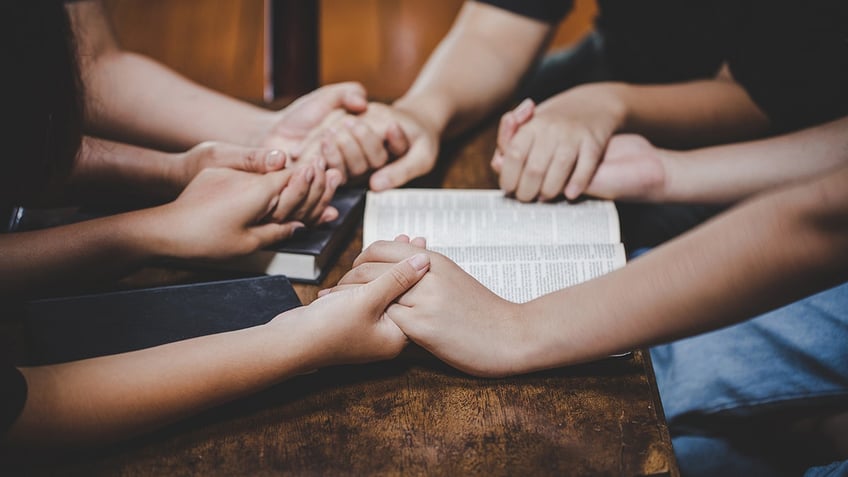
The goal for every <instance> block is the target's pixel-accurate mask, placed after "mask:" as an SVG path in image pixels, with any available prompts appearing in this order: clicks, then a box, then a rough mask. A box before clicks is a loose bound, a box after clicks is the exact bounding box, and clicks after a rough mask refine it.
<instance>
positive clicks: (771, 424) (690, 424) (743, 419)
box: [651, 283, 848, 476]
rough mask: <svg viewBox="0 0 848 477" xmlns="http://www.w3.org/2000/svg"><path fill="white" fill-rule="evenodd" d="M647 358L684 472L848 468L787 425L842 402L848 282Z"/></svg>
mask: <svg viewBox="0 0 848 477" xmlns="http://www.w3.org/2000/svg"><path fill="white" fill-rule="evenodd" d="M651 358H652V360H653V363H654V370H655V372H656V376H657V385H658V387H659V391H660V396H661V398H662V402H663V408H664V409H665V414H666V418H667V420H668V423H669V428H670V430H671V434H672V441H673V444H674V450H675V454H676V455H677V458H678V461H679V464H680V468H681V471H682V473H683V475H686V476H698V475H723V476H733V475H744V476H758V475H768V476H774V475H801V474H803V473H804V472H805V471H807V475H809V476H814V475H815V476H825V475H846V474H848V464H845V463H842V464H832V465H829V466H825V467H818V468H811V467H814V466H824V465H825V464H828V463H830V462H831V461H832V460H833V458H832V457H830V456H828V454H827V451H828V449H823V448H822V445H821V442H818V441H816V440H815V439H814V438H813V437H812V436H810V435H806V434H803V433H799V434H798V435H794V434H795V430H794V427H793V423H797V422H801V421H803V419H805V418H807V417H809V416H816V415H822V414H823V413H828V412H830V413H832V414H836V413H838V412H845V411H848V283H844V284H842V285H840V286H837V287H835V288H832V289H830V290H827V291H824V292H821V293H819V294H817V295H813V296H811V297H808V298H806V299H803V300H801V301H798V302H795V303H792V304H790V305H787V306H785V307H783V308H780V309H777V310H775V311H772V312H770V313H766V314H764V315H762V316H759V317H757V318H754V319H752V320H749V321H747V322H743V323H740V324H737V325H735V326H731V327H728V328H724V329H720V330H717V331H713V332H711V333H706V334H703V335H699V336H695V337H692V338H687V339H683V340H679V341H676V342H673V343H670V344H666V345H662V346H657V347H655V348H653V349H652V350H651ZM840 466H841V467H840ZM807 469H809V470H807Z"/></svg>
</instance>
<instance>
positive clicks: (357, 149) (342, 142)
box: [330, 126, 368, 177]
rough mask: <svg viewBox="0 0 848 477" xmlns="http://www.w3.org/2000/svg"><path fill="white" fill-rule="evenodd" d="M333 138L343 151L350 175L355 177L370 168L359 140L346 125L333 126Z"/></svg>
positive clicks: (346, 167)
mask: <svg viewBox="0 0 848 477" xmlns="http://www.w3.org/2000/svg"><path fill="white" fill-rule="evenodd" d="M330 130H331V131H332V133H333V136H334V137H333V140H334V141H335V142H336V147H338V148H339V151H340V152H341V155H342V158H343V161H344V164H345V169H347V171H348V173H349V174H350V176H352V177H355V176H359V175H362V174H364V173H365V172H366V171H367V170H368V161H367V160H366V159H365V153H364V152H363V151H362V147H361V146H360V145H359V142H357V141H356V139H355V138H354V137H353V133H352V132H351V131H350V130H349V129H348V128H347V127H345V126H342V127H333V128H331V129H330Z"/></svg>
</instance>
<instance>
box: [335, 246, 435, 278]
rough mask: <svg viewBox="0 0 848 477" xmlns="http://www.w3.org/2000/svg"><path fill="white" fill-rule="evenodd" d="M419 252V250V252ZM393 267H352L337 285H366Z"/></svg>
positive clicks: (365, 265) (376, 264)
mask: <svg viewBox="0 0 848 477" xmlns="http://www.w3.org/2000/svg"><path fill="white" fill-rule="evenodd" d="M419 252H420V250H419ZM392 266H394V263H382V262H367V263H363V264H361V265H359V266H356V267H353V268H351V269H350V270H348V272H347V273H345V274H344V276H343V277H342V278H341V279H340V280H339V281H338V283H337V284H338V285H351V284H360V285H361V284H363V283H368V282H370V281H372V280H374V279H376V278H377V277H379V276H380V275H382V274H384V273H386V271H387V270H388V269H389V268H391V267H392Z"/></svg>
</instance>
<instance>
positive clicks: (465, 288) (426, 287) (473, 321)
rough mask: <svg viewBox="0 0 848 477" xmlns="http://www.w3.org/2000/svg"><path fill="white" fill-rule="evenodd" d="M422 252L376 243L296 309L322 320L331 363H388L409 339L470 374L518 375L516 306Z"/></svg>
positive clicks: (402, 243) (410, 245) (416, 245)
mask: <svg viewBox="0 0 848 477" xmlns="http://www.w3.org/2000/svg"><path fill="white" fill-rule="evenodd" d="M425 246H426V243H425V242H424V240H423V239H414V240H410V239H409V238H408V237H406V236H400V237H398V238H397V239H395V241H391V242H389V241H383V242H376V243H374V244H372V245H371V246H369V247H368V248H367V249H366V250H365V251H363V252H362V254H360V256H359V257H357V259H356V261H355V262H354V268H353V269H352V270H351V271H350V272H348V273H347V274H346V275H345V276H344V277H343V278H342V279H341V280H340V281H339V283H338V285H337V286H335V287H333V288H330V289H327V290H322V291H321V292H320V293H319V298H318V299H317V300H316V301H315V302H313V303H312V304H311V305H309V306H308V307H305V308H301V309H298V310H295V311H296V312H298V313H304V314H309V315H310V316H311V317H312V319H313V320H318V321H320V322H323V324H322V325H319V326H321V328H322V330H323V331H322V332H321V335H322V336H323V335H325V334H327V335H328V336H330V337H329V338H328V339H329V340H330V341H331V342H333V343H337V344H336V345H335V346H331V347H330V349H331V350H339V351H333V352H332V354H333V355H334V356H336V359H335V360H333V361H331V362H330V363H329V364H339V363H350V362H365V361H374V360H378V359H390V358H393V357H395V356H397V355H398V354H399V353H400V352H401V350H402V349H403V348H404V346H406V344H407V342H408V341H409V340H410V339H411V340H412V341H414V342H416V343H417V344H419V345H420V346H422V347H423V348H425V349H427V350H428V351H430V352H431V353H433V354H434V355H436V356H438V357H439V358H440V359H442V360H444V361H445V362H447V363H448V364H450V365H451V366H454V367H456V368H457V369H459V370H461V371H464V372H467V373H470V374H473V375H477V376H486V377H496V376H505V375H509V374H515V373H517V372H521V371H522V368H521V366H522V351H521V349H520V346H518V344H520V343H524V342H527V341H528V340H525V339H522V336H523V334H524V333H525V332H526V329H525V327H524V326H522V325H521V322H522V320H521V317H520V311H521V305H518V304H515V303H511V302H508V301H506V300H504V299H502V298H500V297H499V296H497V295H495V294H494V293H492V292H491V291H490V290H489V289H488V288H486V287H485V286H483V285H482V284H480V282H478V281H477V280H475V279H474V278H473V277H471V276H470V275H468V274H467V273H466V272H464V271H463V270H462V269H461V268H459V266H458V265H456V264H455V263H454V262H453V261H451V260H450V259H448V258H447V257H445V256H443V255H441V254H438V253H435V252H429V251H427V250H426V249H425V248H424V247H425ZM416 263H418V264H422V265H420V266H415V265H414V264H416ZM289 313H292V312H289ZM286 315H288V314H286Z"/></svg>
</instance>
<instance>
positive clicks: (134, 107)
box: [66, 0, 367, 151]
mask: <svg viewBox="0 0 848 477" xmlns="http://www.w3.org/2000/svg"><path fill="white" fill-rule="evenodd" d="M66 8H67V11H68V14H69V16H70V18H71V25H72V27H73V29H74V36H75V38H76V41H77V45H78V56H79V59H80V69H81V72H82V78H83V83H84V84H85V86H86V93H87V95H86V108H87V115H86V128H87V130H88V132H89V133H91V134H93V135H96V136H98V137H103V138H107V139H112V140H117V141H121V142H130V143H134V144H140V145H146V146H154V147H156V148H159V149H166V150H178V151H179V150H186V149H188V148H190V147H192V146H195V145H197V144H199V143H201V142H204V141H210V140H213V141H222V142H228V143H232V144H241V145H244V146H251V147H269V148H277V149H282V150H295V149H296V148H297V147H298V144H299V143H300V142H301V141H302V140H303V139H304V138H305V137H306V136H307V134H308V133H309V132H310V131H311V130H312V129H313V128H315V127H316V126H318V125H319V124H321V122H322V121H323V120H324V119H325V118H326V117H327V115H328V114H330V113H331V112H333V111H335V110H347V111H350V112H354V113H358V112H362V111H364V110H365V109H366V108H367V102H366V100H365V90H364V88H363V87H362V85H360V84H358V83H340V84H336V85H328V86H325V87H323V88H319V89H318V90H316V91H314V92H312V93H310V94H308V95H306V96H304V97H302V98H300V99H298V100H297V101H295V102H294V103H292V104H291V105H290V106H289V107H287V108H285V109H282V110H280V111H276V112H274V111H268V110H266V109H263V108H259V107H256V106H253V105H250V104H248V103H245V102H242V101H238V100H236V99H233V98H230V97H228V96H225V95H223V94H220V93H217V92H215V91H212V90H210V89H208V88H205V87H203V86H200V85H198V84H196V83H193V82H191V81H189V80H187V79H186V78H183V77H182V76H180V75H178V74H176V73H175V72H173V71H171V70H170V69H168V68H166V67H164V66H163V65H161V64H159V63H156V62H155V61H152V60H151V59H149V58H146V57H144V56H141V55H137V54H134V53H131V52H127V51H123V50H121V49H120V47H119V46H118V43H117V41H116V39H115V36H114V33H113V31H112V28H111V25H110V24H109V21H108V19H107V16H106V14H105V12H104V7H103V5H102V2H100V1H98V0H86V1H80V2H73V3H69V4H67V6H66Z"/></svg>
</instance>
